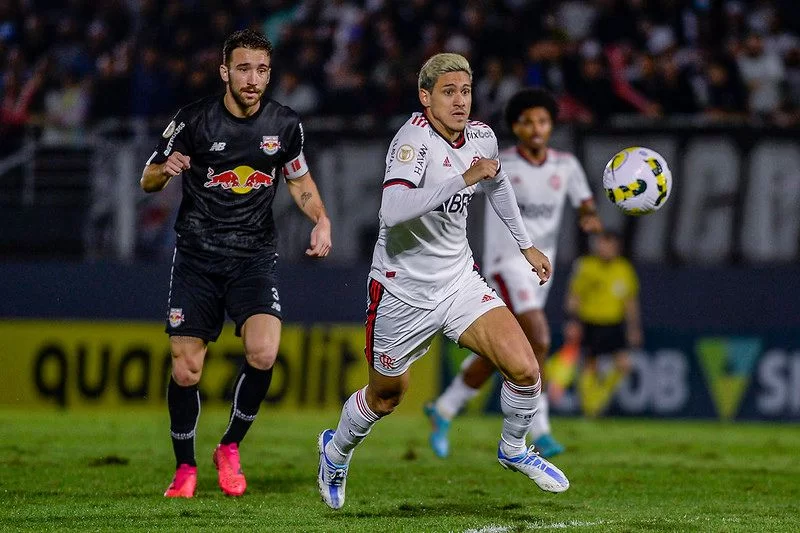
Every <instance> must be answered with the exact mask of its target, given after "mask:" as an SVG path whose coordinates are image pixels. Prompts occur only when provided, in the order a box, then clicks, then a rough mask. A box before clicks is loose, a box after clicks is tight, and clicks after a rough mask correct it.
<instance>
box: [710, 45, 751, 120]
mask: <svg viewBox="0 0 800 533" xmlns="http://www.w3.org/2000/svg"><path fill="white" fill-rule="evenodd" d="M702 85H703V92H704V93H705V95H704V96H705V116H706V117H707V118H709V119H711V120H716V121H719V120H721V121H725V120H741V119H743V118H745V117H746V115H747V87H746V86H745V85H744V82H743V81H742V78H741V75H740V74H739V68H738V67H737V65H736V62H735V61H733V60H731V59H730V57H728V56H727V55H724V54H717V55H712V56H711V57H710V58H708V59H707V60H706V63H705V69H704V73H703V79H702Z"/></svg>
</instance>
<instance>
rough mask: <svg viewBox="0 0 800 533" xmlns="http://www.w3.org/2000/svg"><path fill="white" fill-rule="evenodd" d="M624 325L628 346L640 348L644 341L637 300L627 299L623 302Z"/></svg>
mask: <svg viewBox="0 0 800 533" xmlns="http://www.w3.org/2000/svg"><path fill="white" fill-rule="evenodd" d="M625 325H626V332H625V335H626V337H627V339H626V340H627V341H628V346H630V347H631V348H641V347H642V343H643V341H644V335H643V334H642V319H641V312H640V310H639V300H638V299H637V298H629V299H628V300H627V301H626V302H625Z"/></svg>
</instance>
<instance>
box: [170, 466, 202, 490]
mask: <svg viewBox="0 0 800 533" xmlns="http://www.w3.org/2000/svg"><path fill="white" fill-rule="evenodd" d="M195 487H197V467H196V466H190V465H187V464H182V465H180V466H179V467H178V469H177V470H176V471H175V477H174V478H172V483H170V484H169V487H167V492H165V493H164V496H166V497H167V498H194V489H195Z"/></svg>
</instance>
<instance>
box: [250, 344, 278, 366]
mask: <svg viewBox="0 0 800 533" xmlns="http://www.w3.org/2000/svg"><path fill="white" fill-rule="evenodd" d="M277 357H278V349H277V347H276V346H271V345H270V343H267V342H265V343H263V344H262V343H259V344H257V345H255V346H250V347H248V349H247V350H246V352H245V358H246V359H247V363H248V364H249V365H250V366H252V367H253V368H257V369H259V370H269V369H270V368H272V365H274V364H275V359H277Z"/></svg>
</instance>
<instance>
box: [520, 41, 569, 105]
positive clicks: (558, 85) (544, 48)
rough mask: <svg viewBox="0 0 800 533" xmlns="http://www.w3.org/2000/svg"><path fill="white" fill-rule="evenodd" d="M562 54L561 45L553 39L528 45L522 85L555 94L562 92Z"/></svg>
mask: <svg viewBox="0 0 800 533" xmlns="http://www.w3.org/2000/svg"><path fill="white" fill-rule="evenodd" d="M562 53H563V48H562V45H561V44H560V43H559V42H558V41H556V40H555V39H545V40H541V41H534V42H531V43H530V44H528V47H527V58H526V64H525V78H524V85H526V86H528V87H544V88H546V89H549V90H550V91H552V92H553V93H555V94H559V93H561V92H563V90H564V72H563V70H562V67H561V59H562Z"/></svg>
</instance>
